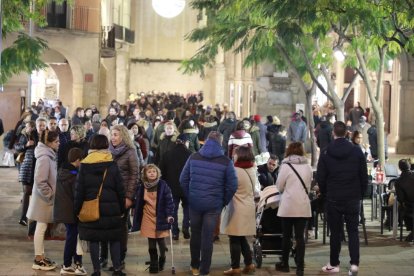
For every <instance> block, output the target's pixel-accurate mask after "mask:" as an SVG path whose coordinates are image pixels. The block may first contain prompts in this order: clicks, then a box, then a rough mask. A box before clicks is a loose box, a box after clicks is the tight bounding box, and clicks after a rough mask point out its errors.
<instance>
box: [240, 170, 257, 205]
mask: <svg viewBox="0 0 414 276" xmlns="http://www.w3.org/2000/svg"><path fill="white" fill-rule="evenodd" d="M243 170H244V171H245V172H246V174H247V176H248V177H249V179H250V183H251V184H252V190H253V197H254V198H255V199H257V198H260V192H259V191H258V190H257V189H256V185H255V183H254V182H253V179H252V178H251V177H250V174H249V172H248V171H247V170H246V169H243Z"/></svg>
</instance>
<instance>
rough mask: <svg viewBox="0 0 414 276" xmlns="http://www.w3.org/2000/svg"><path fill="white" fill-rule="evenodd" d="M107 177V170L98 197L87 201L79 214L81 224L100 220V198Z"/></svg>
mask: <svg viewBox="0 0 414 276" xmlns="http://www.w3.org/2000/svg"><path fill="white" fill-rule="evenodd" d="M105 177H106V170H105V172H104V175H103V179H102V183H101V186H100V187H99V192H98V195H97V196H96V198H95V199H91V200H85V201H84V202H83V204H82V208H81V210H80V212H79V215H78V218H79V221H80V222H93V221H97V220H99V198H100V197H101V193H102V186H103V184H104V181H105Z"/></svg>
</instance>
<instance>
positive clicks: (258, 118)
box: [253, 114, 261, 123]
mask: <svg viewBox="0 0 414 276" xmlns="http://www.w3.org/2000/svg"><path fill="white" fill-rule="evenodd" d="M260 119H261V118H260V115H259V114H256V115H254V116H253V120H254V121H255V122H256V123H258V122H260Z"/></svg>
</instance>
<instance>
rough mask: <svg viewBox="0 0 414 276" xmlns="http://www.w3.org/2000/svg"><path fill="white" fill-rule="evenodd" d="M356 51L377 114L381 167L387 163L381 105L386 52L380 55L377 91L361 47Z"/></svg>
mask: <svg viewBox="0 0 414 276" xmlns="http://www.w3.org/2000/svg"><path fill="white" fill-rule="evenodd" d="M355 53H356V55H357V58H358V61H359V63H360V65H361V73H362V75H361V77H362V79H363V80H364V83H365V85H366V87H367V92H368V96H369V99H370V101H371V104H372V108H373V110H374V113H375V116H376V121H375V125H376V126H377V152H378V159H379V164H380V165H381V167H384V165H385V143H384V114H383V111H382V106H381V99H382V93H381V92H382V91H381V90H382V73H383V72H382V68H383V63H384V59H383V57H384V55H385V52H381V53H380V57H381V66H380V68H381V69H380V70H379V72H378V74H377V86H376V91H374V89H373V88H372V84H371V82H370V80H369V78H368V76H369V71H368V68H367V67H366V62H365V59H364V57H363V54H362V53H361V51H360V50H359V49H356V50H355ZM374 92H376V94H375V95H374Z"/></svg>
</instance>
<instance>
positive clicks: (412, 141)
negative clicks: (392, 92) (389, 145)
mask: <svg viewBox="0 0 414 276" xmlns="http://www.w3.org/2000/svg"><path fill="white" fill-rule="evenodd" d="M413 74H414V71H413V72H411V75H413ZM400 85H401V94H400V120H399V137H398V141H397V147H396V152H397V153H399V154H413V153H414V128H413V127H412V125H413V121H414V108H413V103H414V80H410V81H401V82H400Z"/></svg>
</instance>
